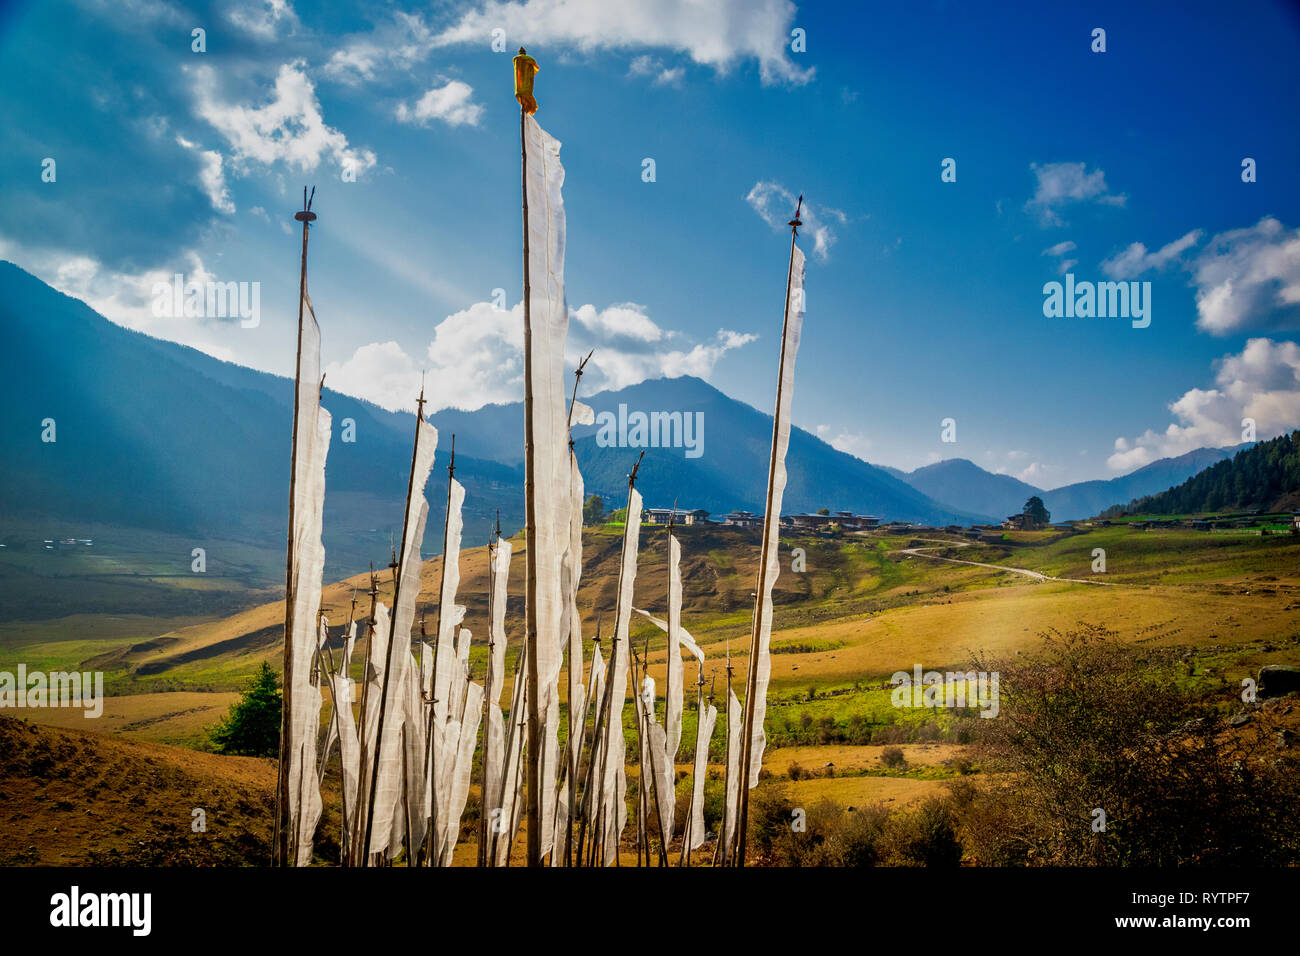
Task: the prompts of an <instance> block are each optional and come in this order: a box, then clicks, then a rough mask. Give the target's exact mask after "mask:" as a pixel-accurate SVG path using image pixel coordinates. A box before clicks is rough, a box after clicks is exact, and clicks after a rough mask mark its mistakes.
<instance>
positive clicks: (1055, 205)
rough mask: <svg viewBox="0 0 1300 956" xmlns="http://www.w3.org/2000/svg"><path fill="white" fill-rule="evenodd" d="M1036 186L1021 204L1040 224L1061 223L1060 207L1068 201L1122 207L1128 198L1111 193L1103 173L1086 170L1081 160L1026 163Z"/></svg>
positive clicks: (1056, 224)
mask: <svg viewBox="0 0 1300 956" xmlns="http://www.w3.org/2000/svg"><path fill="white" fill-rule="evenodd" d="M1029 168H1030V169H1031V170H1033V172H1034V176H1035V177H1036V178H1037V181H1038V186H1037V188H1036V189H1035V191H1034V196H1033V198H1032V199H1030V200H1029V202H1027V203H1025V210H1026V211H1027V212H1031V213H1034V214H1035V215H1036V216H1037V217H1038V220H1039V223H1040V224H1041V225H1044V226H1062V225H1064V224H1065V221H1064V220H1063V219H1062V218H1061V215H1060V210H1061V209H1062V208H1063V207H1065V206H1068V205H1070V204H1071V203H1079V202H1095V203H1101V204H1102V205H1106V206H1122V205H1124V203H1125V202H1127V201H1128V197H1127V196H1124V195H1116V194H1115V193H1112V192H1111V191H1110V189H1109V188H1108V187H1107V186H1106V174H1105V173H1104V172H1102V171H1101V170H1100V169H1094V170H1093V171H1092V172H1088V170H1087V166H1086V165H1085V164H1084V163H1044V164H1042V165H1041V166H1040V165H1038V164H1037V163H1030V164H1029Z"/></svg>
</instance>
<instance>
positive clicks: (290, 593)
mask: <svg viewBox="0 0 1300 956" xmlns="http://www.w3.org/2000/svg"><path fill="white" fill-rule="evenodd" d="M315 197H316V189H315V187H313V188H312V191H311V197H310V198H308V196H307V187H305V186H304V187H303V190H302V198H303V202H302V210H301V211H300V212H296V213H294V214H293V218H294V219H296V220H297V221H298V222H300V223H302V259H301V261H300V263H299V269H298V353H297V358H296V359H295V361H294V380H293V428H292V435H293V437H292V443H291V445H290V452H289V532H288V534H287V535H286V544H285V557H284V662H283V667H284V672H283V677H282V680H281V699H282V701H283V704H282V706H281V708H280V759H279V767H278V770H277V774H276V787H275V840H274V849H273V855H272V863H273V864H274V865H275V866H291V865H292V863H291V862H290V860H289V844H290V832H291V830H290V827H291V824H292V821H290V820H288V819H286V817H287V815H288V812H289V786H290V781H289V750H288V748H289V728H290V726H291V725H292V713H293V706H294V702H293V688H292V682H291V681H290V677H291V675H292V674H293V602H294V597H295V595H296V589H295V588H294V586H293V565H294V548H293V522H294V517H295V516H294V507H293V502H294V498H295V496H296V492H297V483H298V404H299V403H298V388H299V386H300V385H301V383H302V310H303V300H304V299H305V298H306V296H307V226H308V223H310V222H312V221H313V220H315V218H316V214H315V213H314V212H312V211H311V200H312V199H314V198H315Z"/></svg>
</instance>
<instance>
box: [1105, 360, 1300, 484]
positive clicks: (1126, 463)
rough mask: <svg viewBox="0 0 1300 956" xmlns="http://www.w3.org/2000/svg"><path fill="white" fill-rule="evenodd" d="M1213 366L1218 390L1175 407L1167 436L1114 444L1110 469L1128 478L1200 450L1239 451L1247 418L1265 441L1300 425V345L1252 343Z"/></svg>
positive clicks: (1198, 392) (1189, 396) (1191, 394)
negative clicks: (1128, 474)
mask: <svg viewBox="0 0 1300 956" xmlns="http://www.w3.org/2000/svg"><path fill="white" fill-rule="evenodd" d="M1214 365H1215V377H1214V380H1215V387H1214V388H1209V389H1200V388H1193V389H1190V390H1189V391H1187V392H1186V393H1184V394H1183V396H1182V397H1181V398H1179V399H1178V400H1177V401H1174V402H1171V403H1170V405H1169V410H1170V411H1171V412H1173V414H1174V418H1175V419H1176V421H1174V422H1171V423H1170V424H1169V426H1168V427H1167V428H1166V429H1165V430H1164V431H1163V432H1157V431H1154V430H1151V429H1148V430H1147V431H1146V432H1144V433H1143V434H1141V435H1139V436H1138V437H1136V438H1133V439H1128V438H1124V437H1122V436H1121V437H1120V438H1117V439H1115V451H1114V454H1112V455H1111V456H1110V457H1109V458H1107V459H1106V464H1107V465H1109V466H1110V467H1111V468H1113V469H1115V470H1116V471H1119V472H1127V471H1131V470H1132V469H1134V468H1139V467H1141V466H1142V465H1146V464H1149V463H1150V462H1153V461H1155V460H1157V459H1159V458H1169V457H1173V456H1177V455H1182V454H1185V453H1186V452H1189V451H1193V450H1195V449H1197V448H1222V447H1225V446H1228V445H1236V444H1239V443H1240V442H1241V441H1242V424H1241V422H1242V419H1244V418H1252V419H1254V421H1255V435H1256V437H1257V438H1258V439H1259V440H1261V441H1263V440H1265V439H1269V438H1275V437H1277V436H1278V435H1280V434H1281V433H1282V432H1284V431H1287V430H1288V429H1291V428H1295V427H1296V426H1297V425H1300V345H1297V344H1296V343H1295V342H1275V341H1273V340H1272V339H1267V338H1255V339H1250V340H1249V341H1248V342H1247V343H1246V347H1245V348H1244V349H1242V351H1241V352H1240V353H1237V354H1228V355H1225V356H1223V357H1222V358H1220V359H1218V360H1217V361H1216V362H1215V363H1214Z"/></svg>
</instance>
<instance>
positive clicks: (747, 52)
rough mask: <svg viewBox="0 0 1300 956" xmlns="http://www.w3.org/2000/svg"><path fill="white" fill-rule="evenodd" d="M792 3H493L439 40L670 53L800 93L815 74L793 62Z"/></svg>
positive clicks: (620, 0) (582, 0)
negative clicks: (751, 70) (503, 39)
mask: <svg viewBox="0 0 1300 956" xmlns="http://www.w3.org/2000/svg"><path fill="white" fill-rule="evenodd" d="M796 12H797V9H796V7H795V5H794V3H793V2H791V0H711V2H709V3H700V2H698V0H657V2H656V3H645V2H643V0H522V2H520V0H510V2H502V0H487V2H485V3H483V4H482V5H481V6H480V7H479V8H478V9H477V10H474V11H471V12H470V13H466V14H465V15H464V16H462V17H461V18H460V20H459V21H457V22H456V23H455V24H453V25H452V26H450V27H449V28H447V29H446V30H444V31H443V32H441V33H439V34H438V35H437V36H436V37H435V38H434V41H433V42H434V44H435V45H438V46H445V45H452V44H482V45H484V46H486V45H487V44H488V43H489V42H491V40H492V31H493V30H496V29H504V30H505V31H506V36H507V37H509V38H510V44H511V46H518V44H519V42H527V43H529V44H539V45H541V44H556V45H569V46H573V47H576V48H577V49H579V50H581V51H584V52H587V51H594V50H612V51H616V52H617V51H624V50H632V49H638V48H641V49H645V48H663V49H668V50H673V51H678V52H681V53H685V54H686V55H687V56H689V57H690V58H691V60H692V61H694V62H695V63H699V64H701V65H703V66H709V67H712V68H714V69H715V70H717V71H718V72H725V71H727V70H729V69H730V68H731V67H732V66H733V65H734V64H735V63H737V62H739V61H742V60H756V61H757V62H758V68H759V77H760V78H761V80H762V82H763V83H764V84H775V83H787V84H792V85H798V84H803V83H807V82H808V81H810V80H811V79H812V78H813V74H814V70H813V68H812V67H806V68H804V67H800V66H797V65H796V63H795V61H794V59H792V58H791V54H790V52H789V50H790V31H791V29H792V28H793V26H794V19H795V14H796Z"/></svg>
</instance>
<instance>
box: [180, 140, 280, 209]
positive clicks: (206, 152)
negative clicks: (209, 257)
mask: <svg viewBox="0 0 1300 956" xmlns="http://www.w3.org/2000/svg"><path fill="white" fill-rule="evenodd" d="M176 142H177V143H178V144H180V145H181V146H183V147H184V148H185V149H188V150H192V151H193V152H195V153H196V154H198V157H199V163H200V166H199V185H200V186H202V187H203V192H204V194H205V195H206V196H207V197H208V202H210V203H212V208H213V209H215V210H216V211H217V212H224V213H226V214H230V213H233V212H234V211H235V204H234V202H232V201H231V199H230V190H229V189H227V188H226V174H225V171H224V169H223V167H222V159H221V154H220V153H218V152H217V151H216V150H213V149H199V147H198V146H197V145H196V144H194V143H191V142H190V141H189V140H187V139H186V138H185V137H184V136H177V137H176ZM263 215H265V212H263Z"/></svg>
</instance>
